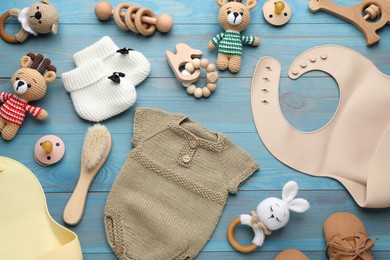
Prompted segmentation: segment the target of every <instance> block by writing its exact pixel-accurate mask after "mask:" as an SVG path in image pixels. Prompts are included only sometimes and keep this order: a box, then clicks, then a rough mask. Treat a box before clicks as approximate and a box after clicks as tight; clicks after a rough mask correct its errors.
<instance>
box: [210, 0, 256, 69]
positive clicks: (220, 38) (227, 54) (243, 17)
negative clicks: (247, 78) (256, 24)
mask: <svg viewBox="0 0 390 260" xmlns="http://www.w3.org/2000/svg"><path fill="white" fill-rule="evenodd" d="M217 3H218V5H219V6H220V7H221V8H220V10H219V15H218V20H219V23H220V25H221V26H222V28H223V29H224V30H225V32H223V33H220V34H218V35H217V36H215V37H214V38H213V39H212V40H211V41H210V42H209V44H208V48H209V49H210V50H214V49H215V47H216V46H217V45H219V47H218V58H217V67H218V69H220V70H226V69H229V70H230V71H231V72H232V73H237V72H238V71H240V68H241V55H242V44H243V43H245V44H248V45H252V46H258V45H259V43H260V39H259V37H257V36H252V35H250V36H244V35H241V31H243V30H245V29H246V28H247V27H248V25H249V22H250V19H251V14H250V10H252V9H253V8H255V7H256V5H257V2H256V0H247V2H246V4H245V5H244V4H243V3H242V0H236V2H234V0H228V2H226V0H217Z"/></svg>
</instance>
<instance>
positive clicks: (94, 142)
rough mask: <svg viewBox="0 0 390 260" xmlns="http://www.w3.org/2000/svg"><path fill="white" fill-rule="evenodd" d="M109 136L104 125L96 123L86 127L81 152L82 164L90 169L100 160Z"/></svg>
mask: <svg viewBox="0 0 390 260" xmlns="http://www.w3.org/2000/svg"><path fill="white" fill-rule="evenodd" d="M110 138H111V135H110V132H108V130H107V128H106V127H105V126H102V125H100V124H96V125H94V126H92V127H91V128H89V129H88V132H87V135H86V136H85V140H84V144H83V152H82V160H83V163H84V166H85V167H86V168H87V169H88V170H91V169H92V168H94V167H96V165H98V163H99V162H100V161H101V159H102V157H103V155H104V152H105V151H106V149H107V145H108V143H109V140H110Z"/></svg>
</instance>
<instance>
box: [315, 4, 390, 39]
mask: <svg viewBox="0 0 390 260" xmlns="http://www.w3.org/2000/svg"><path fill="white" fill-rule="evenodd" d="M309 9H310V11H311V12H312V13H316V12H318V11H324V12H327V13H330V14H332V15H335V16H337V17H339V18H341V19H344V20H346V21H347V22H350V23H352V24H353V25H355V26H356V27H357V28H358V29H359V30H360V31H361V32H362V33H363V34H364V36H365V37H366V41H367V46H371V45H374V44H375V43H377V42H379V40H380V39H381V37H380V36H379V35H378V34H377V33H376V31H377V30H379V29H381V28H383V27H384V26H385V25H386V24H388V23H390V0H364V1H362V2H361V3H360V4H358V5H355V6H341V5H339V4H336V3H334V2H332V1H331V0H311V1H310V4H309ZM370 20H371V21H370Z"/></svg>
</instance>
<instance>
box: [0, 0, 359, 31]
mask: <svg viewBox="0 0 390 260" xmlns="http://www.w3.org/2000/svg"><path fill="white" fill-rule="evenodd" d="M97 2H98V1H83V0H75V1H58V0H51V1H50V3H52V4H53V5H54V6H55V7H56V8H57V10H58V11H59V13H60V23H61V25H67V24H90V23H99V21H98V19H97V18H96V16H95V13H94V10H95V5H96V3H97ZM109 2H110V3H111V4H112V5H113V6H115V5H117V4H119V3H121V0H115V1H109ZM130 2H131V3H132V4H134V5H141V6H145V7H148V8H151V9H152V10H153V11H154V12H155V13H156V15H157V16H158V15H160V14H162V13H169V14H171V15H172V16H173V19H174V21H175V24H190V22H191V21H193V22H194V23H196V24H210V23H217V16H218V12H219V7H218V5H217V4H216V1H213V0H212V1H203V2H202V4H196V3H194V2H192V1H178V0H168V1H164V2H156V1H153V0H132V1H130ZM334 2H336V3H339V4H343V5H355V4H358V3H359V2H360V1H359V0H349V1H348V3H347V4H346V3H345V1H343V0H336V1H334ZM31 3H32V2H31V1H30V0H19V1H17V2H16V1H4V3H2V4H1V5H2V6H1V11H5V10H9V9H10V8H20V9H21V8H24V7H26V6H29V5H31ZM263 3H264V1H258V6H257V7H256V9H254V10H253V11H252V12H251V22H252V23H253V24H255V23H263V24H264V23H266V21H265V20H264V18H263V14H262V12H261V9H262V5H263ZM288 3H289V4H290V6H291V8H292V11H293V15H292V19H291V21H290V23H303V22H304V23H341V22H342V21H340V20H338V19H335V18H334V17H332V16H330V15H324V14H322V13H318V14H316V15H313V14H311V13H310V11H309V10H308V6H309V2H308V1H300V0H289V1H288ZM75 6H77V8H74V7H75ZM10 22H11V21H10ZM12 23H16V21H12ZM105 23H109V24H114V21H113V19H111V20H110V21H107V22H105ZM105 23H102V24H101V25H102V26H104V24H105Z"/></svg>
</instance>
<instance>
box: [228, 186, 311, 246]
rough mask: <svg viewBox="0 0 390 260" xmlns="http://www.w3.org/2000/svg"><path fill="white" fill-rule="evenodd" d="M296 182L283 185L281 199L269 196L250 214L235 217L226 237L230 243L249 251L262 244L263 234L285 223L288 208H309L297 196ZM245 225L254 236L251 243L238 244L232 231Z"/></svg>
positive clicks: (307, 204)
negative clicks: (245, 244) (246, 244)
mask: <svg viewBox="0 0 390 260" xmlns="http://www.w3.org/2000/svg"><path fill="white" fill-rule="evenodd" d="M297 193H298V184H297V183H296V182H294V181H289V182H288V183H286V184H285V185H284V187H283V191H282V199H279V198H275V197H270V198H267V199H265V200H263V201H261V202H260V204H259V205H258V206H257V208H256V211H252V212H251V214H250V215H247V214H242V215H241V216H240V217H237V218H235V219H234V220H233V221H232V222H231V223H230V225H229V227H228V231H227V237H228V241H229V243H230V245H231V246H232V247H233V248H234V249H235V250H237V251H238V252H241V253H250V252H253V251H254V250H256V248H257V247H260V246H262V245H263V242H264V239H265V235H271V232H272V231H274V230H277V229H280V228H282V227H284V226H285V225H287V223H288V221H289V218H290V210H291V211H295V212H298V213H303V212H305V211H306V210H308V209H309V207H310V204H309V202H307V200H305V199H301V198H297V199H295V196H296V195H297ZM240 224H242V225H247V226H250V227H251V228H252V229H253V232H254V233H255V237H254V239H253V240H252V244H250V245H248V246H243V245H240V244H239V243H238V242H237V241H236V239H235V237H234V231H235V229H236V228H237V226H238V225H240Z"/></svg>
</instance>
